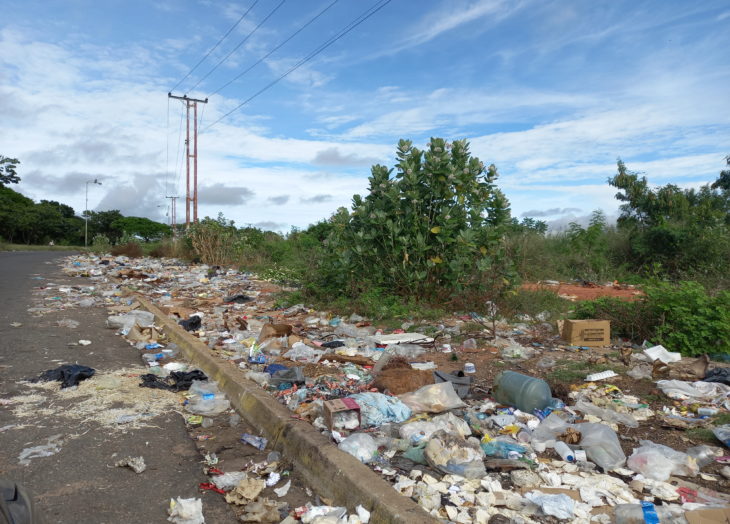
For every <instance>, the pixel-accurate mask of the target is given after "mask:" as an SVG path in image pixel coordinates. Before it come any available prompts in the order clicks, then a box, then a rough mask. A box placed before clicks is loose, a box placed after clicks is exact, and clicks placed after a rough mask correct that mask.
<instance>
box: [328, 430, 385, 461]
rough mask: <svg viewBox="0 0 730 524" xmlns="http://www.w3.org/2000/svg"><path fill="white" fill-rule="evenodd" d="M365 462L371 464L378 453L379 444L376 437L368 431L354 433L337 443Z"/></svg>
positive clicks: (339, 446)
mask: <svg viewBox="0 0 730 524" xmlns="http://www.w3.org/2000/svg"><path fill="white" fill-rule="evenodd" d="M337 447H338V448H340V449H341V450H342V451H345V452H347V453H349V454H350V455H352V456H353V457H355V458H356V459H357V460H359V461H360V462H362V463H364V464H369V463H370V462H372V461H373V460H375V458H376V457H377V455H378V445H377V444H376V443H375V439H373V437H371V436H370V435H368V434H367V433H353V434H352V435H350V436H349V437H347V438H346V439H345V440H343V441H342V442H340V443H339V444H338V445H337Z"/></svg>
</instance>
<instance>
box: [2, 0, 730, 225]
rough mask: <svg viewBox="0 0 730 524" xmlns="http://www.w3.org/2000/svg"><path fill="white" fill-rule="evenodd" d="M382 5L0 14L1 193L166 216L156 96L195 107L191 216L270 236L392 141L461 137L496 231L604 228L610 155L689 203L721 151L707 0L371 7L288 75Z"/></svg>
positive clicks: (254, 2) (109, 2)
mask: <svg viewBox="0 0 730 524" xmlns="http://www.w3.org/2000/svg"><path fill="white" fill-rule="evenodd" d="M383 3H384V2H383V1H382V0H378V1H376V0H307V1H303V0H244V1H241V2H226V1H217V0H184V1H182V0H176V1H175V0H144V1H142V0H124V1H122V0H101V1H99V0H93V1H92V0H64V1H62V2H60V1H50V0H48V1H36V0H0V12H2V13H3V16H2V17H1V18H0V119H1V120H0V122H1V124H0V155H5V156H9V157H14V158H18V159H19V160H20V161H21V166H20V169H19V175H20V176H21V180H22V181H21V183H20V184H18V185H17V186H14V187H15V189H17V190H19V191H21V192H22V193H23V194H25V195H27V196H29V197H31V198H33V199H35V200H37V201H38V200H41V199H47V200H58V201H61V202H63V203H66V204H69V205H71V206H72V207H73V208H74V209H75V210H76V212H77V213H79V214H80V213H81V212H82V211H83V209H84V208H85V192H86V189H87V187H88V207H89V209H93V210H100V211H103V210H109V209H119V210H120V211H121V212H122V213H123V214H125V215H128V216H146V217H149V218H152V219H155V220H160V221H167V220H169V204H170V199H167V198H165V197H167V196H179V197H180V198H179V199H178V201H177V202H178V205H177V217H178V222H180V221H181V220H184V218H185V201H184V199H185V171H184V142H183V141H184V125H185V120H184V118H183V103H182V102H180V101H178V100H175V99H169V98H168V92H171V91H172V92H173V94H175V95H183V94H186V95H187V96H189V97H193V98H199V99H205V98H207V99H208V103H207V104H202V103H201V104H199V106H198V109H199V127H200V134H199V137H198V180H199V211H198V213H199V216H200V217H204V216H211V217H216V216H217V215H218V213H223V215H224V216H225V217H226V218H228V219H231V220H234V221H235V223H236V224H237V225H239V226H245V225H254V226H256V227H260V228H263V229H272V230H278V231H282V232H286V231H288V230H290V228H291V227H299V228H303V227H306V226H307V225H309V224H311V223H314V222H317V221H319V220H322V219H326V218H328V217H329V216H330V215H331V214H332V213H334V212H335V210H336V209H337V208H338V207H340V206H348V207H349V206H350V204H351V198H352V195H354V194H356V193H360V194H363V193H365V192H366V189H367V178H368V176H369V173H370V167H371V166H372V165H373V164H376V163H380V164H384V165H387V166H390V167H392V166H393V164H394V157H395V149H396V144H397V142H398V140H399V139H401V138H407V139H411V140H413V142H414V144H415V145H417V146H419V147H421V148H423V147H424V146H425V144H426V143H427V142H428V141H429V139H430V137H443V138H446V139H447V140H455V139H462V138H466V139H468V140H469V142H470V143H471V151H472V154H473V155H475V156H477V157H479V158H480V159H481V160H482V161H483V162H484V163H485V164H491V163H493V164H495V165H496V166H497V168H498V170H499V173H500V177H499V179H498V181H497V185H498V187H499V188H500V189H502V191H504V193H505V194H506V195H507V197H508V199H509V200H510V203H511V207H512V214H513V216H515V217H517V218H523V217H532V218H536V219H540V220H545V221H547V222H548V223H550V224H551V226H552V227H553V228H556V229H559V228H560V227H562V226H564V225H565V224H567V223H568V222H570V221H572V220H577V221H579V222H580V221H584V220H585V217H587V216H589V215H590V213H591V212H592V211H593V210H595V209H602V210H603V211H604V212H605V213H606V214H607V215H608V216H615V214H616V212H617V208H618V202H617V201H616V200H615V198H614V194H615V190H614V189H613V188H611V187H610V186H609V185H608V184H607V180H608V178H609V177H611V176H613V175H614V174H615V172H616V160H617V159H618V158H621V159H623V160H624V162H625V163H626V164H627V166H628V168H629V169H630V170H633V171H637V172H641V173H643V174H644V175H646V176H647V177H648V179H649V181H650V183H651V184H654V185H661V184H667V183H673V184H677V185H679V186H681V187H697V186H699V185H701V184H703V183H707V182H711V181H713V180H715V179H716V178H717V176H718V174H719V172H720V170H722V169H723V167H724V164H725V161H724V158H725V156H727V155H728V154H730V67H729V66H730V53H729V52H728V49H730V1H728V0H716V1H713V0H705V1H703V2H685V1H678V0H656V1H652V0H646V1H642V2H636V1H633V0H632V1H624V0H613V1H611V2H583V1H578V0H561V1H550V0H542V1H539V0H511V1H507V0H504V1H502V0H418V1H416V0H392V1H390V2H387V3H385V5H384V6H383V7H382V8H381V9H380V10H378V11H377V12H375V13H374V14H373V15H372V16H371V17H369V18H367V19H366V20H365V21H363V22H362V23H360V24H359V25H357V26H356V27H354V28H353V29H352V30H351V31H350V32H347V33H346V34H344V35H343V36H341V38H339V39H337V40H336V41H335V42H334V43H332V44H331V45H329V46H328V47H326V48H325V49H324V50H322V51H321V52H320V53H319V54H317V55H316V56H314V57H313V58H312V59H311V60H309V61H306V62H304V63H303V65H301V66H300V67H298V68H296V69H293V70H292V68H294V67H295V66H297V64H300V63H301V62H302V59H304V58H305V57H307V56H309V55H310V54H311V53H312V52H313V51H314V50H317V49H318V48H320V47H321V46H322V44H324V43H325V42H327V41H328V39H331V38H332V37H334V36H336V35H338V34H341V32H342V31H343V30H344V29H346V28H347V27H350V26H351V25H352V22H353V21H354V20H356V19H357V18H358V17H359V16H360V15H362V14H363V13H364V12H367V10H368V9H369V8H371V7H373V6H378V5H380V4H383ZM243 15H245V16H243ZM229 31H230V32H229ZM227 32H228V35H227V36H226V37H225V38H223V39H222V40H221V38H222V37H223V36H224V35H226V33H227ZM295 33H296V34H295ZM196 64H200V65H199V66H198V67H197V68H194V66H196ZM193 68H194V69H193ZM191 69H193V70H192V73H190V71H191ZM287 71H291V72H290V73H289V74H288V75H286V76H284V77H283V78H281V77H282V75H284V74H285V73H287ZM279 78H281V80H280V81H278V82H277V83H274V84H272V83H273V82H274V81H276V80H277V79H279ZM268 86H270V87H268ZM267 87H268V89H266V88H267ZM242 104H243V105H242ZM239 106H240V107H239ZM191 125H192V124H191ZM95 179H97V180H98V181H100V182H101V185H96V184H93V183H92V184H87V182H89V181H93V180H95Z"/></svg>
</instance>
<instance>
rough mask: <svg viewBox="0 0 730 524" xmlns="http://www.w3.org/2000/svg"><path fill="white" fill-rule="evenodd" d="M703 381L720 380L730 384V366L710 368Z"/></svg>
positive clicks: (722, 382) (721, 382)
mask: <svg viewBox="0 0 730 524" xmlns="http://www.w3.org/2000/svg"><path fill="white" fill-rule="evenodd" d="M702 381H703V382H719V383H720V384H725V385H727V386H730V368H715V369H708V370H707V373H705V378H703V379H702Z"/></svg>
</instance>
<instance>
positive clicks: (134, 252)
mask: <svg viewBox="0 0 730 524" xmlns="http://www.w3.org/2000/svg"><path fill="white" fill-rule="evenodd" d="M111 253H112V255H114V256H120V255H125V256H128V257H129V258H139V257H143V256H144V251H142V246H140V245H139V243H138V242H127V243H126V244H119V245H117V246H114V247H113V248H112V249H111Z"/></svg>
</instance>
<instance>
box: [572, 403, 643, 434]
mask: <svg viewBox="0 0 730 524" xmlns="http://www.w3.org/2000/svg"><path fill="white" fill-rule="evenodd" d="M575 409H577V410H578V411H582V412H583V413H585V414H586V415H593V416H594V417H598V418H600V419H601V420H604V421H606V422H612V423H614V424H623V425H624V426H627V427H629V428H638V427H639V423H638V422H637V421H636V420H635V419H634V417H632V416H631V415H629V414H627V413H618V412H616V411H613V410H611V409H603V408H599V407H598V406H594V405H593V404H589V403H588V402H584V401H582V400H581V401H578V403H577V404H576V405H575Z"/></svg>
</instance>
